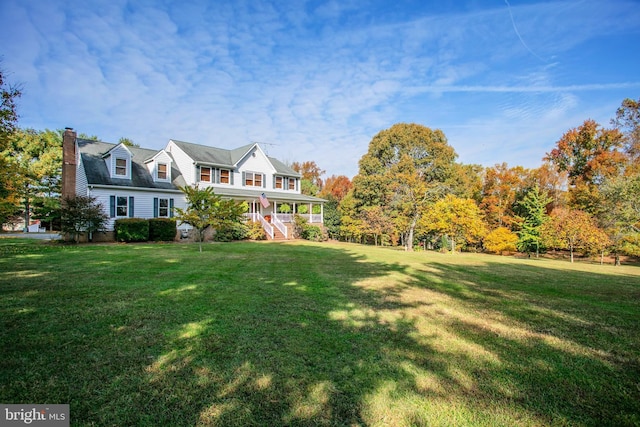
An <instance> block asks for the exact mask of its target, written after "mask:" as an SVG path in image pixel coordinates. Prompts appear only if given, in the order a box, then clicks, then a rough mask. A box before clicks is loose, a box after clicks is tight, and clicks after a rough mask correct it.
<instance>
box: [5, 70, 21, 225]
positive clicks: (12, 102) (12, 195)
mask: <svg viewBox="0 0 640 427" xmlns="http://www.w3.org/2000/svg"><path fill="white" fill-rule="evenodd" d="M21 95H22V92H21V90H20V88H18V87H16V86H11V85H9V84H8V83H7V82H6V80H5V73H4V71H3V70H2V68H0V152H3V151H5V150H6V149H7V147H8V145H9V137H10V136H11V135H12V134H13V133H14V132H15V130H16V124H17V122H18V113H17V109H16V99H17V98H19V97H20V96H21ZM13 180H14V173H13V172H12V171H11V170H10V168H9V165H8V163H7V159H6V158H5V157H4V156H1V155H0V225H1V224H4V223H6V222H7V221H8V220H9V218H11V217H13V216H14V215H15V214H16V213H17V208H16V204H17V202H18V200H17V194H16V192H15V184H14V182H13Z"/></svg>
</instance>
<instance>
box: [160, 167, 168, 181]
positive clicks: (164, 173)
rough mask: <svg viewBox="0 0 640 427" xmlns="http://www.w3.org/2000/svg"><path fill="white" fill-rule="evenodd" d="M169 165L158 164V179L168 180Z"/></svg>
mask: <svg viewBox="0 0 640 427" xmlns="http://www.w3.org/2000/svg"><path fill="white" fill-rule="evenodd" d="M167 176H168V175H167V164H166V163H158V179H167Z"/></svg>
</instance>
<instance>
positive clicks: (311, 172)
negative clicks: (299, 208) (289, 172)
mask: <svg viewBox="0 0 640 427" xmlns="http://www.w3.org/2000/svg"><path fill="white" fill-rule="evenodd" d="M291 169H293V170H294V171H296V172H298V173H300V174H301V175H302V178H301V180H300V192H301V193H302V194H307V195H309V196H315V195H316V194H318V192H319V191H320V190H321V189H322V178H321V176H322V175H324V173H325V171H324V170H322V169H320V167H319V166H318V165H317V164H316V162H314V161H306V162H302V163H298V162H293V164H292V165H291Z"/></svg>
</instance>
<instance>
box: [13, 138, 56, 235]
mask: <svg viewBox="0 0 640 427" xmlns="http://www.w3.org/2000/svg"><path fill="white" fill-rule="evenodd" d="M0 157H2V158H3V159H4V160H3V162H4V163H5V165H6V168H7V173H9V174H10V175H11V186H10V187H9V188H10V189H11V191H13V192H15V193H16V194H15V195H14V199H19V200H20V202H21V204H22V207H21V208H22V212H23V214H24V220H25V226H27V225H28V224H29V221H30V215H31V204H32V202H33V201H34V200H35V199H41V198H43V197H47V196H48V197H53V195H56V197H57V194H59V193H60V178H61V173H62V133H61V131H52V130H48V129H47V130H44V131H36V130H33V129H25V130H17V131H15V132H14V133H13V134H12V135H11V136H10V137H9V138H8V142H7V144H6V147H5V149H4V150H3V151H2V152H0Z"/></svg>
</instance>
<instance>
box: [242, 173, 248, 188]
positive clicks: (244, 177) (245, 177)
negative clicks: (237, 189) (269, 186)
mask: <svg viewBox="0 0 640 427" xmlns="http://www.w3.org/2000/svg"><path fill="white" fill-rule="evenodd" d="M246 183H247V173H246V172H242V186H243V187H244V186H245V184H246Z"/></svg>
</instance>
